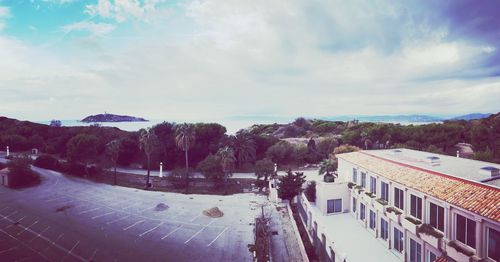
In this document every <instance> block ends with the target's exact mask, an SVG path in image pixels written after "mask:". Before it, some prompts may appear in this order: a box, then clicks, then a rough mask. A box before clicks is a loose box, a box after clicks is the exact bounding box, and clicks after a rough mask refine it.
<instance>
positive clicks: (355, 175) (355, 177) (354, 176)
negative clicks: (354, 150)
mask: <svg viewBox="0 0 500 262" xmlns="http://www.w3.org/2000/svg"><path fill="white" fill-rule="evenodd" d="M352 182H354V183H357V182H358V170H357V169H356V168H353V169H352Z"/></svg>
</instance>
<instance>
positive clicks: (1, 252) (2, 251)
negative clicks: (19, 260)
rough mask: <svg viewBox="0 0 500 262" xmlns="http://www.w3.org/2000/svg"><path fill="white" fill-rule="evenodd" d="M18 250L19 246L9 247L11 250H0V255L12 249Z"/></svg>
mask: <svg viewBox="0 0 500 262" xmlns="http://www.w3.org/2000/svg"><path fill="white" fill-rule="evenodd" d="M17 248H19V246H16V247H11V248H8V249H5V250H1V251H0V254H3V253H6V252H9V251H12V250H14V249H17Z"/></svg>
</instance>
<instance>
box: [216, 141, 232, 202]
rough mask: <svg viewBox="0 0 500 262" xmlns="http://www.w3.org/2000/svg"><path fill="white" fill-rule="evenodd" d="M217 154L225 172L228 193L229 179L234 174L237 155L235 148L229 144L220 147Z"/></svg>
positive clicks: (225, 184) (225, 185)
mask: <svg viewBox="0 0 500 262" xmlns="http://www.w3.org/2000/svg"><path fill="white" fill-rule="evenodd" d="M217 155H218V156H219V157H220V163H221V167H222V172H223V173H224V190H225V193H227V179H228V177H230V176H232V175H233V170H234V166H235V163H236V157H234V152H233V149H232V148H230V147H227V146H226V147H224V148H221V149H219V151H218V152H217Z"/></svg>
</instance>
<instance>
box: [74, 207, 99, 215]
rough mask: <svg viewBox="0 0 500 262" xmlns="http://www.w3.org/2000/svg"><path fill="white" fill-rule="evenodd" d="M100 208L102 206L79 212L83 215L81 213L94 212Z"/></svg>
mask: <svg viewBox="0 0 500 262" xmlns="http://www.w3.org/2000/svg"><path fill="white" fill-rule="evenodd" d="M98 209H101V208H100V207H96V208H92V209H88V210H85V211H82V212H80V213H78V214H79V215H81V214H85V213H89V212H92V211H96V210H98Z"/></svg>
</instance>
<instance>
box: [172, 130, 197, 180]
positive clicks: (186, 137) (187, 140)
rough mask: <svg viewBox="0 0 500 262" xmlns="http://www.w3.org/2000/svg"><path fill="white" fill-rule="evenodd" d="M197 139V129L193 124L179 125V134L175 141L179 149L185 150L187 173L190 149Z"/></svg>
mask: <svg viewBox="0 0 500 262" xmlns="http://www.w3.org/2000/svg"><path fill="white" fill-rule="evenodd" d="M195 141H196V136H195V131H194V128H193V125H190V124H186V123H184V124H182V125H180V126H178V127H177V135H176V136H175V143H176V145H177V147H178V148H179V149H181V150H182V151H184V154H185V160H186V173H188V172H189V157H188V151H189V149H190V148H191V147H192V146H193V145H194V143H195Z"/></svg>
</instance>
